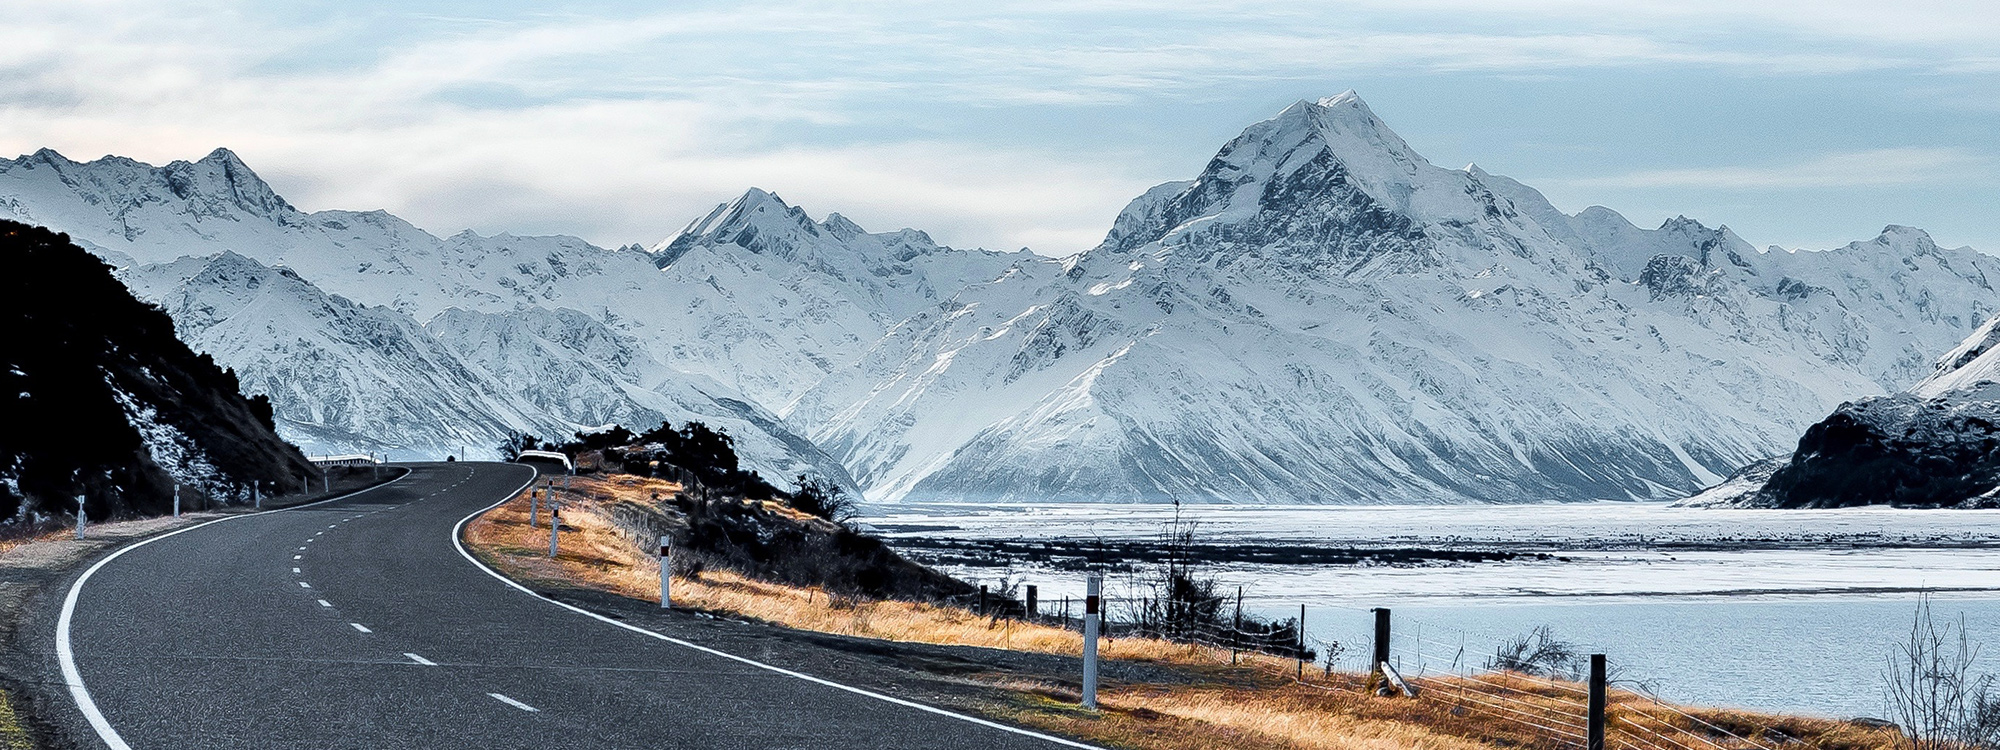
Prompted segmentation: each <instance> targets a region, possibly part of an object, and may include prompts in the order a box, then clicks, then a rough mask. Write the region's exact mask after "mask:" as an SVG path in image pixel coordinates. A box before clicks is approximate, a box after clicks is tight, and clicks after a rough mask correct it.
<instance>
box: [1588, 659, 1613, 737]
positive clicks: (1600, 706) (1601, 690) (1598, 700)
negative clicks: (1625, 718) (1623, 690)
mask: <svg viewBox="0 0 2000 750" xmlns="http://www.w3.org/2000/svg"><path fill="white" fill-rule="evenodd" d="M1606 687H1607V686H1606V683H1605V679H1604V655H1603V654H1591V655H1590V724H1589V736H1588V738H1587V742H1586V750H1604V703H1605V698H1606V697H1608V696H1606V695H1605V692H1606V691H1605V688H1606Z"/></svg>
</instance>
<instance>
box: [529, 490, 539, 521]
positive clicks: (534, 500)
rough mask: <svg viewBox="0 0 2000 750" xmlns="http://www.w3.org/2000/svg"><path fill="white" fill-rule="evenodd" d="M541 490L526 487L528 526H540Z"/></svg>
mask: <svg viewBox="0 0 2000 750" xmlns="http://www.w3.org/2000/svg"><path fill="white" fill-rule="evenodd" d="M541 501H542V491H541V490H538V489H535V488H533V487H529V488H528V528H531V529H532V528H535V527H536V526H540V525H542V524H541V520H542V502H541Z"/></svg>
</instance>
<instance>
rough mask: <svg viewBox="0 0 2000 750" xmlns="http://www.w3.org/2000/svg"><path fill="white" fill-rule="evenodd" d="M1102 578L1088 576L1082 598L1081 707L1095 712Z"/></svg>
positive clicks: (1101, 614) (1099, 575)
mask: <svg viewBox="0 0 2000 750" xmlns="http://www.w3.org/2000/svg"><path fill="white" fill-rule="evenodd" d="M1103 601H1104V576H1103V575H1102V574H1099V573H1092V574H1090V578H1089V579H1088V581H1087V582H1086V583H1085V584H1084V596H1083V707H1084V708H1086V709H1089V710H1092V711H1095V710H1097V630H1098V628H1099V627H1100V620H1102V619H1103V616H1104V615H1103V612H1102V610H1103V607H1104V604H1103Z"/></svg>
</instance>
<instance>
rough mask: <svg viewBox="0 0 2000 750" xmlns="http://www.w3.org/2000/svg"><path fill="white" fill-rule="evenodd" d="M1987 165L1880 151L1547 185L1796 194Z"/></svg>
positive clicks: (1929, 153) (1961, 153) (1944, 178)
mask: <svg viewBox="0 0 2000 750" xmlns="http://www.w3.org/2000/svg"><path fill="white" fill-rule="evenodd" d="M1990 165H1991V160H1990V159H1988V158H1986V157H1984V156H1981V155H1979V154H1975V153H1973V152H1970V151H1967V150H1965V149H1960V148H1884V149H1874V150H1868V151H1849V152H1845V153H1837V154H1826V155H1824V156H1820V157H1816V158H1813V159H1809V160H1806V161H1802V162H1796V163H1792V164H1784V165H1777V166H1724V167H1696V168H1686V169H1657V170H1647V171H1640V172H1628V173H1626V174H1621V175H1613V176H1609V177H1589V178H1583V179H1568V180H1563V179H1557V180H1550V182H1551V183H1559V184H1565V185H1569V186H1573V187H1596V188H1661V187H1690V188H1721V189H1735V190H1750V189H1799V188H1830V187H1883V186H1891V185H1917V184H1925V183H1938V182H1951V181H1956V180H1960V179H1963V178H1965V177H1967V176H1970V175H1976V174H1980V173H1981V172H1982V170H1985V169H1986V168H1988V167H1989V166H1990Z"/></svg>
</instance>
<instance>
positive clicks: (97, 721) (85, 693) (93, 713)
mask: <svg viewBox="0 0 2000 750" xmlns="http://www.w3.org/2000/svg"><path fill="white" fill-rule="evenodd" d="M412 473H414V472H409V471H406V472H403V476H400V477H396V478H395V479H391V480H389V481H387V482H383V483H381V484H378V485H375V486H373V487H369V488H367V489H361V490H355V491H353V492H349V493H347V494H345V495H339V496H336V497H329V498H327V499H325V500H320V501H317V502H311V503H307V504H305V505H295V506H292V507H290V508H278V509H276V510H266V511H259V512H256V513H244V514H241V515H234V516H224V517H222V518H218V519H215V520H213V521H203V522H201V523H198V524H195V525H193V526H189V527H187V528H184V529H175V530H173V531H169V532H167V533H165V534H161V535H159V536H152V537H147V538H145V539H141V540H139V541H137V542H134V543H132V544H131V545H128V546H125V547H121V548H119V549H118V551H116V552H112V553H111V554H109V555H105V556H104V559H102V560H98V561H97V564H95V565H92V566H90V567H89V568H88V569H86V570H84V571H83V575H80V576H77V578H76V582H75V583H72V584H70V585H69V596H66V597H64V598H63V606H62V616H60V617H58V618H56V661H57V662H59V663H60V664H61V665H62V676H63V684H65V685H67V686H69V697H70V699H71V700H74V701H76V708H77V710H78V711H81V712H83V718H85V719H87V720H89V721H90V728H91V729H94V730H97V738H98V739H101V740H104V744H105V745H107V746H109V747H110V748H111V750H132V746H131V745H127V744H125V738H123V737H120V736H118V730H116V729H112V728H111V721H110V720H109V719H106V718H104V712H103V711H100V710H98V708H97V702H96V701H94V700H91V698H90V688H87V687H84V685H83V673H82V672H79V671H77V668H76V654H75V653H73V652H72V651H71V650H70V637H69V628H70V621H71V620H73V619H75V618H76V601H77V598H78V597H79V596H81V595H82V594H83V584H84V583H86V582H88V581H89V580H90V577H91V576H92V575H95V574H96V573H97V571H98V569H100V568H103V567H104V566H105V565H108V564H110V563H111V561H112V560H116V559H118V558H119V557H121V556H123V555H124V554H125V553H127V552H131V551H132V550H135V549H138V548H140V547H144V546H146V545H148V544H152V543H154V542H157V541H160V540H161V539H165V538H167V537H170V536H174V535H176V534H183V533H186V532H189V531H194V530H195V529H199V528H201V527H203V526H211V525H214V524H218V523H222V522H223V521H234V520H236V519H239V518H253V517H256V516H266V515H270V514H272V513H283V512H286V511H292V510H300V509H303V508H310V507H313V506H315V505H325V504H327V503H330V502H334V501H336V500H346V499H347V498H350V497H354V496H355V495H359V494H362V493H365V492H374V491H375V490H379V489H382V488H383V487H387V486H389V485H392V484H395V483H397V482H400V481H403V479H404V478H406V477H408V476H410V474H412Z"/></svg>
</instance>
